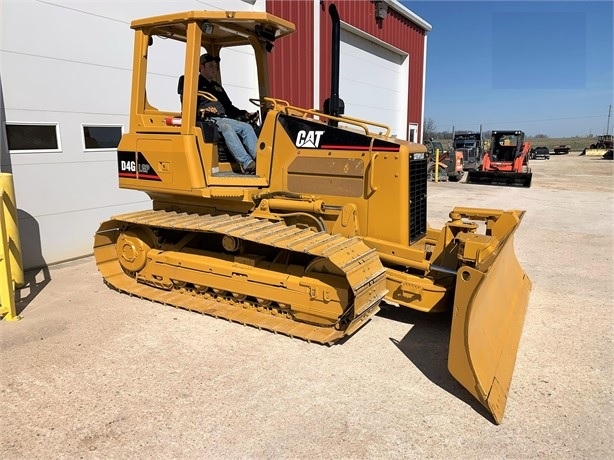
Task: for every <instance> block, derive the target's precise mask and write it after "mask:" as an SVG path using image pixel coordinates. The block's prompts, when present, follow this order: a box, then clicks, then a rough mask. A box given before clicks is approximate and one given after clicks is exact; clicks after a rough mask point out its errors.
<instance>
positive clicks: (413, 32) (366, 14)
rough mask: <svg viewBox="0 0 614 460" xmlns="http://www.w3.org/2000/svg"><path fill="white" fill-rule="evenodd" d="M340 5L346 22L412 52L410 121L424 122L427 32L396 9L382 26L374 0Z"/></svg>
mask: <svg viewBox="0 0 614 460" xmlns="http://www.w3.org/2000/svg"><path fill="white" fill-rule="evenodd" d="M297 3H303V2H297ZM305 3H309V2H305ZM322 3H323V8H322V9H321V10H320V24H321V26H320V27H321V32H320V52H321V59H322V61H321V71H320V79H321V86H320V98H321V101H322V102H323V101H324V99H326V98H327V97H329V94H330V59H331V50H330V48H331V46H330V41H331V25H330V16H329V15H328V5H329V4H330V3H331V2H330V1H324V2H322ZM336 6H337V10H338V11H339V16H340V17H341V20H342V21H343V22H345V23H347V24H350V25H352V26H354V27H356V28H358V29H360V30H362V31H364V32H366V33H368V34H370V35H373V36H374V37H376V38H378V39H380V40H382V41H384V42H386V43H388V44H390V45H392V46H394V47H396V48H399V49H400V50H403V51H405V52H406V53H407V54H408V55H409V82H408V85H409V87H408V98H409V101H408V108H407V120H408V122H421V121H422V120H421V116H422V93H423V91H424V88H423V81H422V76H423V73H424V72H423V71H424V41H425V36H426V32H425V31H424V30H423V29H421V28H420V27H418V26H417V25H416V24H414V23H413V22H411V21H410V20H409V19H408V18H406V17H404V16H403V15H401V14H400V13H398V12H396V11H395V10H393V9H392V8H389V9H388V15H387V16H386V18H385V19H384V20H383V21H381V27H380V26H379V25H378V23H377V21H376V19H375V6H374V5H373V3H371V1H370V0H347V1H343V2H337V3H336Z"/></svg>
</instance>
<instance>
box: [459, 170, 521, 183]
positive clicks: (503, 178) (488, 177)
mask: <svg viewBox="0 0 614 460" xmlns="http://www.w3.org/2000/svg"><path fill="white" fill-rule="evenodd" d="M532 178H533V173H519V172H505V171H469V174H467V183H469V184H483V185H510V186H515V187H530V186H531V179H532Z"/></svg>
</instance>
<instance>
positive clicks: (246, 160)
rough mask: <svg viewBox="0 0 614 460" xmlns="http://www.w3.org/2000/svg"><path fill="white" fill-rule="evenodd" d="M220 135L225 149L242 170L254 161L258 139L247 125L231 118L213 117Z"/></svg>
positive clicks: (252, 129)
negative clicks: (224, 143)
mask: <svg viewBox="0 0 614 460" xmlns="http://www.w3.org/2000/svg"><path fill="white" fill-rule="evenodd" d="M213 121H214V122H215V124H216V125H217V127H218V129H219V130H220V133H222V136H224V141H225V142H226V147H228V150H230V153H232V156H233V157H235V159H236V160H237V161H238V162H239V164H240V165H241V167H242V168H246V167H247V165H249V164H250V163H251V162H252V161H255V160H256V142H258V138H257V137H256V133H255V132H254V128H252V126H251V125H250V124H249V123H245V122H243V121H238V120H235V119H233V118H219V117H213Z"/></svg>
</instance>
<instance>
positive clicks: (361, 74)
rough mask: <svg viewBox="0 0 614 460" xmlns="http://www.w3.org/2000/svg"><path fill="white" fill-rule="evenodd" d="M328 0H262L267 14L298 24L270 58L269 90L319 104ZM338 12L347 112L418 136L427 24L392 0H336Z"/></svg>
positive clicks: (323, 91) (325, 80)
mask: <svg viewBox="0 0 614 460" xmlns="http://www.w3.org/2000/svg"><path fill="white" fill-rule="evenodd" d="M331 3H333V2H332V1H331V0H299V1H297V0H267V2H266V10H267V12H268V13H271V14H274V15H276V16H280V17H282V18H284V19H287V20H289V21H291V22H293V23H294V24H295V25H296V32H295V33H294V34H293V35H291V36H290V37H287V38H285V39H284V40H280V42H279V43H276V44H275V47H276V49H275V52H273V53H271V56H270V60H269V62H270V64H269V65H270V66H271V68H270V76H271V89H272V91H273V94H274V95H275V96H276V97H278V98H280V99H284V100H287V101H289V102H290V103H291V104H292V105H296V106H301V107H315V108H320V109H321V108H322V105H323V102H324V100H325V99H326V98H327V97H329V96H330V90H331V89H330V86H331V85H330V81H331V77H330V75H331V29H332V27H331V21H330V18H329V5H330V4H331ZM334 3H335V5H336V7H337V10H338V12H339V16H340V18H341V29H342V30H341V59H340V60H341V72H340V73H341V75H340V88H339V94H340V97H341V98H342V99H343V100H344V101H345V106H346V109H345V114H346V115H349V116H353V117H357V118H361V119H365V120H372V121H376V122H380V123H386V124H388V125H390V126H391V128H392V133H393V134H396V135H397V136H398V137H400V138H404V139H410V140H414V141H421V140H422V139H421V137H422V136H421V133H422V125H423V118H424V83H425V65H426V64H425V63H426V47H427V33H428V32H429V31H430V30H431V26H430V24H428V23H427V22H426V21H424V20H423V19H422V18H420V17H418V16H417V15H415V14H414V13H413V12H411V11H410V10H409V9H407V8H406V7H405V6H403V5H402V4H400V3H399V2H398V1H396V0H381V1H372V0H342V1H339V0H337V1H336V2H334Z"/></svg>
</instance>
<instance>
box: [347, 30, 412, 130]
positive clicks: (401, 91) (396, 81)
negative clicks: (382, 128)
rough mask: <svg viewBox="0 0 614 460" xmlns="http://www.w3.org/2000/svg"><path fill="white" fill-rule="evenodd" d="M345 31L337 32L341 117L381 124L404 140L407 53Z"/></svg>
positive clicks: (405, 126) (351, 31)
mask: <svg viewBox="0 0 614 460" xmlns="http://www.w3.org/2000/svg"><path fill="white" fill-rule="evenodd" d="M349 29H350V28H349V26H347V25H344V26H343V27H342V29H341V50H340V51H341V58H340V59H341V63H340V72H339V96H340V97H341V99H343V101H344V102H345V114H346V115H348V116H351V117H355V118H361V119H364V120H369V121H375V122H378V123H384V124H386V125H388V126H390V128H391V134H393V135H396V136H397V137H399V138H401V139H406V137H407V136H406V135H407V99H408V94H407V86H408V79H409V59H408V56H407V54H404V53H403V52H402V51H400V50H395V49H393V48H392V47H390V46H386V45H385V44H384V43H383V42H380V41H379V40H378V39H376V38H375V37H369V38H366V37H363V36H361V35H358V34H357V33H355V30H349ZM352 29H353V28H352ZM374 130H375V129H374Z"/></svg>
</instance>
